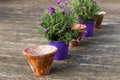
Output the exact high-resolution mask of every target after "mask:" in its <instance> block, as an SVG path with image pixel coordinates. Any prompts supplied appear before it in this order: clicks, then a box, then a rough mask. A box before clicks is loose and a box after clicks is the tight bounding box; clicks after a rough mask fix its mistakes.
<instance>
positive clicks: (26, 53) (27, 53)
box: [23, 45, 58, 56]
mask: <svg viewBox="0 0 120 80" xmlns="http://www.w3.org/2000/svg"><path fill="white" fill-rule="evenodd" d="M40 46H42V47H44V46H49V47H52V48H53V49H54V50H52V51H50V52H47V53H45V54H43V53H44V52H43V53H42V54H33V53H29V52H27V50H28V49H29V48H33V50H34V48H36V47H40ZM57 50H58V49H57V48H56V47H55V46H52V45H35V46H29V47H26V48H25V49H24V50H23V54H24V55H30V56H46V55H50V54H55V53H56V52H57Z"/></svg>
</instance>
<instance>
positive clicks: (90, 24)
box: [82, 21, 94, 38]
mask: <svg viewBox="0 0 120 80" xmlns="http://www.w3.org/2000/svg"><path fill="white" fill-rule="evenodd" d="M82 24H84V25H86V29H85V31H84V33H83V35H82V37H83V38H84V37H92V36H93V33H94V21H89V22H83V23H82Z"/></svg>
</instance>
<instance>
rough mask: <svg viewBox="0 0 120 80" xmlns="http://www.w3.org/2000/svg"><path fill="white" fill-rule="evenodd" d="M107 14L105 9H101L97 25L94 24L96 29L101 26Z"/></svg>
mask: <svg viewBox="0 0 120 80" xmlns="http://www.w3.org/2000/svg"><path fill="white" fill-rule="evenodd" d="M105 14H106V12H104V11H101V12H100V13H98V18H97V19H96V22H95V26H94V28H95V29H100V28H101V23H102V21H103V19H104V15H105Z"/></svg>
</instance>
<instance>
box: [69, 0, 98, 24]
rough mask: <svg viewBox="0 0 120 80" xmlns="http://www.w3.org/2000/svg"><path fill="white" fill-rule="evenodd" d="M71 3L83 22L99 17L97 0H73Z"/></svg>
mask: <svg viewBox="0 0 120 80" xmlns="http://www.w3.org/2000/svg"><path fill="white" fill-rule="evenodd" d="M76 4H77V5H76ZM71 5H72V7H73V8H74V12H75V14H76V15H77V17H78V20H80V21H82V22H86V21H93V20H95V19H96V18H97V14H96V13H98V12H99V11H100V6H98V4H97V0H72V1H71Z"/></svg>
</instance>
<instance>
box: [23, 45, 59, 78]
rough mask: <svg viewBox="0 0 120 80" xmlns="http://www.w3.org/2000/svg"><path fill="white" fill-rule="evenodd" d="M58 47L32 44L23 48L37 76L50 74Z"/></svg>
mask: <svg viewBox="0 0 120 80" xmlns="http://www.w3.org/2000/svg"><path fill="white" fill-rule="evenodd" d="M56 51H57V48H56V47H54V46H51V45H41V46H31V47H28V48H26V49H24V50H23V53H24V55H25V57H26V59H27V61H28V63H29V64H30V67H31V69H32V71H33V72H34V75H35V76H44V75H47V74H49V72H50V69H51V65H52V62H53V58H54V55H55V54H56Z"/></svg>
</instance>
